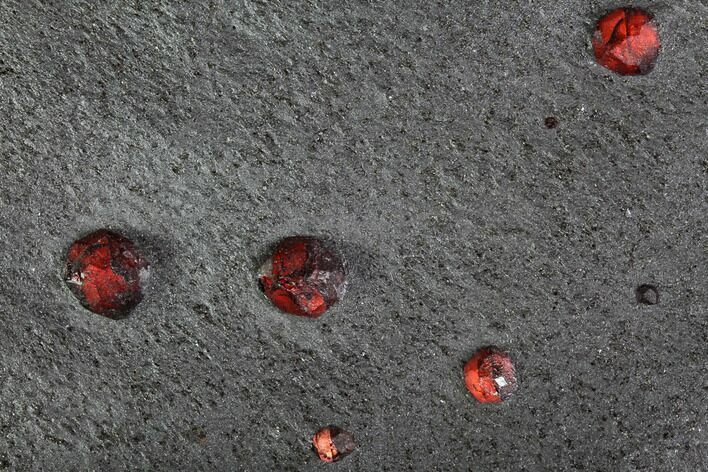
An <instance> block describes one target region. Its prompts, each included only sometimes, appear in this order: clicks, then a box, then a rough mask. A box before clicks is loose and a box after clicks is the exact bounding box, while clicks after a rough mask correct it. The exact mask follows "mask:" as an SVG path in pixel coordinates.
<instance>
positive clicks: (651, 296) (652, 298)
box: [636, 284, 659, 305]
mask: <svg viewBox="0 0 708 472" xmlns="http://www.w3.org/2000/svg"><path fill="white" fill-rule="evenodd" d="M636 295H637V303H641V304H642V305H656V304H658V303H659V290H657V288H656V287H654V286H653V285H649V284H643V285H640V286H639V287H637V291H636Z"/></svg>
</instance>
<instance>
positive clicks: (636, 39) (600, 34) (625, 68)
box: [592, 8, 660, 75]
mask: <svg viewBox="0 0 708 472" xmlns="http://www.w3.org/2000/svg"><path fill="white" fill-rule="evenodd" d="M592 47H593V50H594V51H595V58H596V59H597V62H598V63H599V64H600V65H602V66H604V67H607V68H608V69H610V70H611V71H613V72H616V73H618V74H621V75H640V74H646V73H648V72H649V71H651V69H652V67H653V66H654V60H655V59H656V56H657V55H658V54H659V47H660V41H659V32H658V31H657V29H656V25H655V24H654V21H653V20H652V16H651V15H650V14H649V13H647V12H645V11H644V10H640V9H638V8H618V9H616V10H613V11H611V12H610V13H608V14H607V15H605V16H603V17H602V18H600V20H599V21H598V22H597V30H596V31H595V34H594V36H593V37H592Z"/></svg>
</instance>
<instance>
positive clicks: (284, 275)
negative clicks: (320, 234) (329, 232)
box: [259, 236, 346, 318]
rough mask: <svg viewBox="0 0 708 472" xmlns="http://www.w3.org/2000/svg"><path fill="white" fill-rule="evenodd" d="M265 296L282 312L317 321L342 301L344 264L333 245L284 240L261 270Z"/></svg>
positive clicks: (293, 239)
mask: <svg viewBox="0 0 708 472" xmlns="http://www.w3.org/2000/svg"><path fill="white" fill-rule="evenodd" d="M259 279H260V283H261V288H262V289H263V292H264V293H265V295H266V296H267V297H268V298H269V299H270V301H272V302H273V303H274V304H275V306H277V307H278V308H280V309H281V310H283V311H285V312H287V313H290V314H293V315H298V316H308V317H311V318H317V317H318V316H320V315H321V314H322V313H324V312H325V311H327V309H328V308H329V307H331V306H332V305H333V304H334V303H336V302H337V301H338V300H340V299H341V298H342V296H343V295H344V291H345V289H346V281H345V270H344V264H343V263H342V261H341V259H340V258H339V257H338V256H337V254H335V252H334V250H333V249H332V248H331V247H330V245H329V244H328V243H327V242H325V241H323V240H320V239H316V238H311V237H303V236H298V237H292V238H286V239H284V240H282V241H281V242H280V243H279V244H278V246H277V247H276V248H275V251H274V252H273V255H272V256H271V257H270V258H269V259H268V260H267V261H266V263H265V264H264V265H263V267H262V268H261V271H260V274H259Z"/></svg>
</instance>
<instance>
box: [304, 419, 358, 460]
mask: <svg viewBox="0 0 708 472" xmlns="http://www.w3.org/2000/svg"><path fill="white" fill-rule="evenodd" d="M312 445H313V446H314V447H315V450H316V451H317V455H318V456H320V459H322V460H323V461H325V462H337V461H338V460H340V459H341V458H343V457H344V456H346V455H347V454H349V453H351V452H352V451H353V450H354V448H356V443H355V442H354V437H353V436H352V435H351V433H349V432H347V431H344V430H343V429H341V428H338V427H337V426H326V427H324V428H322V429H320V430H319V431H317V432H316V433H315V435H314V436H313V438H312Z"/></svg>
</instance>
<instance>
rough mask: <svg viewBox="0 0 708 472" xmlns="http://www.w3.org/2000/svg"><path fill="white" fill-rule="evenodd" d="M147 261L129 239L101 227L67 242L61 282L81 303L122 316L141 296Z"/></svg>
mask: <svg viewBox="0 0 708 472" xmlns="http://www.w3.org/2000/svg"><path fill="white" fill-rule="evenodd" d="M147 275H148V263H147V262H146V261H145V259H144V258H143V256H142V255H141V254H140V252H138V250H137V249H136V248H135V245H134V244H133V242H132V241H130V240H129V239H126V238H125V237H123V236H121V235H119V234H116V233H114V232H112V231H108V230H105V229H102V230H99V231H96V232H94V233H91V234H89V235H88V236H85V237H83V238H81V239H79V240H77V241H76V242H74V244H72V245H71V247H70V248H69V253H68V254H67V258H66V273H65V281H66V284H67V285H68V286H69V288H70V289H71V291H72V293H73V294H74V295H75V296H76V298H78V299H79V301H80V302H81V304H82V305H83V306H84V307H86V308H88V309H89V310H91V311H93V312H94V313H98V314H99V315H103V316H106V317H108V318H113V319H120V318H124V317H126V316H127V315H128V314H129V313H130V311H131V310H132V309H133V308H135V306H136V305H137V304H138V303H139V302H140V300H141V299H142V288H143V287H142V286H143V285H144V282H145V279H146V278H147Z"/></svg>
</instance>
